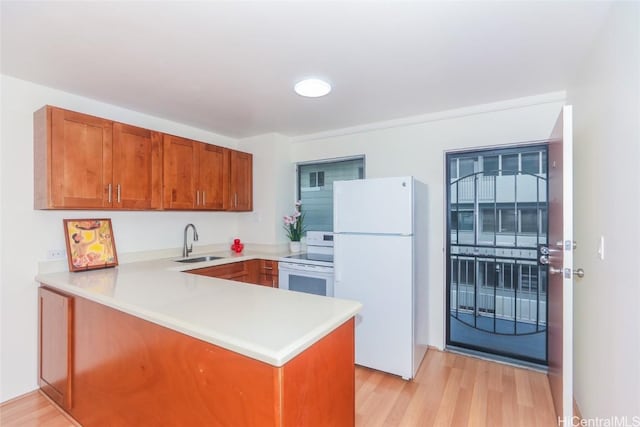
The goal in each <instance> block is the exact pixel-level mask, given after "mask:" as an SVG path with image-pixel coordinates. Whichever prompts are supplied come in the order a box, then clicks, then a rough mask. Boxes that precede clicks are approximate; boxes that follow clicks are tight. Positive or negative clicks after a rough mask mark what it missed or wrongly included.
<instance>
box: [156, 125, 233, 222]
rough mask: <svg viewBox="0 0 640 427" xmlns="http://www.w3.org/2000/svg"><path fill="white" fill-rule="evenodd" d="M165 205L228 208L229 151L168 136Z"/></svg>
mask: <svg viewBox="0 0 640 427" xmlns="http://www.w3.org/2000/svg"><path fill="white" fill-rule="evenodd" d="M163 174H164V192H163V199H164V208H165V209H189V210H194V209H196V210H199V209H203V210H224V209H226V207H227V202H228V191H229V185H228V182H229V150H227V149H226V148H222V147H217V146H215V145H210V144H205V143H202V142H198V141H193V140H190V139H186V138H181V137H178V136H173V135H164V168H163Z"/></svg>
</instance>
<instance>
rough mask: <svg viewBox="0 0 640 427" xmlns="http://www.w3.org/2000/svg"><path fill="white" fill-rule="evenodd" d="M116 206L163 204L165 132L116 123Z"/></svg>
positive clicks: (141, 206) (147, 207)
mask: <svg viewBox="0 0 640 427" xmlns="http://www.w3.org/2000/svg"><path fill="white" fill-rule="evenodd" d="M111 191H112V195H111V197H112V200H113V207H114V208H122V209H159V208H161V207H162V134H161V133H160V132H154V131H151V130H148V129H142V128H138V127H135V126H130V125H125V124H122V123H114V124H113V185H112V188H111Z"/></svg>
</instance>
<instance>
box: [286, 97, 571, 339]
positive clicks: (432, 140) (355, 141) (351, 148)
mask: <svg viewBox="0 0 640 427" xmlns="http://www.w3.org/2000/svg"><path fill="white" fill-rule="evenodd" d="M563 96H564V94H549V95H548V96H538V97H535V98H530V99H520V100H517V101H509V102H505V103H495V104H489V105H486V106H476V107H474V108H469V109H461V110H456V111H450V112H446V113H438V114H437V115H433V116H432V117H433V118H434V119H433V120H432V121H427V122H425V123H421V124H414V125H401V126H396V127H392V128H387V129H377V130H372V131H368V132H367V131H359V132H357V133H349V134H346V135H343V136H330V137H325V138H319V139H309V140H307V141H301V142H296V143H294V144H293V146H292V148H291V150H292V160H293V161H294V162H301V161H309V160H319V159H326V158H333V157H345V156H354V155H360V154H364V155H365V170H366V176H367V177H368V178H375V177H384V176H398V175H413V176H415V177H416V178H417V179H419V180H421V181H422V182H424V183H425V184H426V185H427V189H428V192H429V196H428V199H429V202H428V215H429V218H430V222H429V229H428V234H427V236H422V237H421V236H418V238H423V239H425V238H426V239H428V254H429V255H428V259H426V260H420V261H419V262H426V263H427V268H428V269H429V271H430V274H429V286H430V289H429V298H428V300H429V344H430V345H433V346H436V347H439V348H442V347H443V346H444V343H445V332H444V325H445V323H444V320H445V311H444V305H445V298H444V295H445V277H444V244H445V240H444V234H445V218H444V209H445V200H444V197H445V192H444V185H445V180H444V172H445V171H444V153H445V150H454V149H462V148H473V147H481V146H494V145H502V144H512V143H520V142H528V141H536V140H544V139H546V138H548V137H549V135H550V134H551V130H552V128H553V125H554V123H555V121H556V119H557V117H558V114H559V112H560V109H561V107H562V104H563ZM544 100H546V101H547V102H545V103H542V104H534V105H531V103H532V102H541V101H544ZM518 104H520V105H522V106H521V107H519V108H518V107H517V105H518ZM482 111H485V112H482ZM447 117H448V118H447ZM423 120H429V117H424V118H423Z"/></svg>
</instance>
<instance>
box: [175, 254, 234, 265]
mask: <svg viewBox="0 0 640 427" xmlns="http://www.w3.org/2000/svg"><path fill="white" fill-rule="evenodd" d="M222 258H224V257H221V256H212V255H207V256H197V257H193V258H183V259H177V260H175V261H176V262H188V263H192V262H204V261H213V260H216V259H222Z"/></svg>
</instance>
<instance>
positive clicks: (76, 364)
mask: <svg viewBox="0 0 640 427" xmlns="http://www.w3.org/2000/svg"><path fill="white" fill-rule="evenodd" d="M234 268H237V266H236V267H234ZM43 285H44V284H43ZM39 293H40V314H41V315H40V345H41V347H40V378H41V381H40V386H41V387H42V389H43V391H44V392H45V393H46V394H47V395H48V396H50V397H51V398H52V399H53V401H54V402H56V403H57V404H58V405H60V406H61V407H62V408H63V409H64V410H65V411H66V412H67V413H68V414H69V415H71V416H72V417H73V418H74V419H75V420H76V421H78V422H79V423H80V424H81V425H84V426H143V425H145V426H160V425H164V426H238V427H243V426H247V427H248V426H265V427H266V426H272V427H297V426H310V427H315V426H318V427H321V426H336V427H343V426H344V427H351V426H353V425H354V424H355V383H354V376H355V372H354V370H355V368H354V354H355V347H354V320H353V318H352V319H350V320H348V321H346V322H345V323H344V324H342V325H341V326H338V327H337V328H336V329H335V330H334V331H332V332H331V333H329V334H328V335H327V336H325V337H323V338H321V339H320V340H319V341H317V342H315V343H314V344H312V345H311V346H310V347H309V348H307V349H306V350H304V351H303V352H302V353H300V354H299V355H297V356H296V357H294V358H293V359H291V360H290V361H288V362H287V363H285V364H284V365H283V366H280V367H275V366H271V365H269V364H267V363H264V362H260V361H258V360H255V359H252V358H249V357H247V356H244V355H241V354H238V353H234V352H232V351H229V350H226V349H224V348H221V347H218V346H216V345H213V344H210V343H207V342H204V341H201V340H199V339H196V338H193V337H190V336H187V335H184V334H182V333H180V332H177V331H174V330H171V329H168V328H165V327H163V326H160V325H157V324H155V323H152V322H149V321H146V320H143V319H140V318H138V317H135V316H132V315H129V314H126V313H123V312H121V311H119V310H115V309H113V308H110V307H107V306H105V305H102V304H99V303H96V302H93V301H89V300H87V299H84V298H81V297H70V296H66V295H63V294H60V293H58V292H55V291H52V290H50V289H47V288H44V287H43V288H40V290H39ZM72 355H73V359H74V360H72V359H71V356H72ZM327 378H329V379H330V381H327ZM72 384H73V387H74V389H73V393H74V397H73V401H72V400H71V396H72V395H71V385H72Z"/></svg>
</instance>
